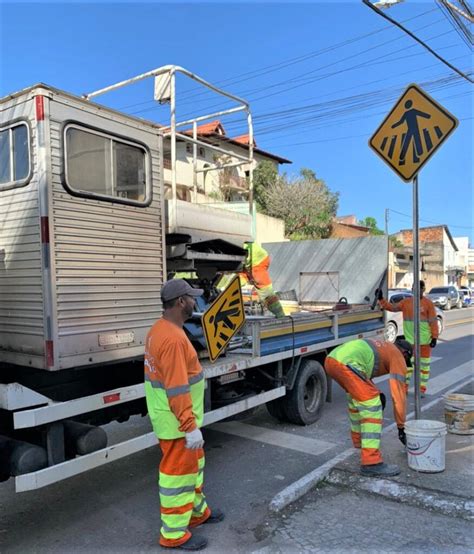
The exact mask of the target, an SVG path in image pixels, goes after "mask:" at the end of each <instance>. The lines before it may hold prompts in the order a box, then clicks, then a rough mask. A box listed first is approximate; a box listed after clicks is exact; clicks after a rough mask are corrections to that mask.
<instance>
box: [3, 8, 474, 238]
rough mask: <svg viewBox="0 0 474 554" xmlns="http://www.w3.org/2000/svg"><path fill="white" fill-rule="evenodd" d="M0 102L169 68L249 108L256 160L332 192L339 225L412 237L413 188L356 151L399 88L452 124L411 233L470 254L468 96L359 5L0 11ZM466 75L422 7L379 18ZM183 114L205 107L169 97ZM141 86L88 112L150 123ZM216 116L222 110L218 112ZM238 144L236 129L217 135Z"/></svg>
mask: <svg viewBox="0 0 474 554" xmlns="http://www.w3.org/2000/svg"><path fill="white" fill-rule="evenodd" d="M0 6H1V12H0V19H1V23H0V25H1V26H0V49H1V50H0V52H1V62H2V63H1V68H0V95H1V96H3V95H5V94H8V93H10V92H13V91H16V90H19V89H21V88H23V87H26V86H28V85H31V84H33V83H36V82H39V81H42V82H45V83H48V84H50V85H53V86H56V87H58V88H61V89H64V90H67V91H68V92H72V93H76V94H82V93H84V92H90V91H92V90H96V89H98V88H101V87H104V86H107V85H109V84H112V83H115V82H118V81H121V80H123V79H126V78H128V77H132V76H134V75H137V74H139V73H142V72H145V71H148V70H150V69H153V68H156V67H159V66H161V65H166V64H176V65H181V66H183V67H185V68H187V69H189V70H191V71H193V72H195V73H197V74H198V75H200V76H202V77H204V78H205V79H207V80H209V81H211V82H213V83H216V84H220V85H222V87H223V88H226V89H227V90H229V91H230V92H233V93H235V94H237V95H240V96H242V97H243V98H246V99H248V100H249V101H250V103H251V106H252V111H253V115H254V118H255V132H256V140H257V143H258V146H259V147H260V148H262V149H264V150H268V151H270V152H273V153H275V154H278V155H281V156H283V157H286V158H289V159H290V160H292V161H293V165H292V166H286V167H285V170H286V171H287V172H288V173H290V174H291V173H296V172H298V170H299V169H300V168H301V167H309V168H311V169H313V170H314V171H315V172H316V173H317V175H318V176H319V177H320V178H322V179H324V180H325V181H326V183H327V184H328V185H329V187H330V188H331V189H332V190H336V191H339V192H340V207H339V214H340V215H346V214H355V215H357V217H358V218H363V217H365V216H373V217H376V219H377V221H378V222H379V225H380V226H381V227H382V226H383V218H384V210H385V208H389V209H390V224H389V229H390V232H395V231H397V230H399V229H401V228H408V227H411V224H412V223H411V217H410V214H411V211H412V200H411V186H410V185H409V184H406V183H404V182H402V181H401V180H400V179H399V178H398V177H397V176H396V175H395V173H393V172H392V171H391V170H390V169H389V168H388V167H387V166H386V165H385V164H384V163H383V162H382V161H381V160H380V159H379V158H378V157H377V156H376V155H375V154H374V153H373V152H372V151H371V150H370V149H369V147H368V145H367V141H368V139H369V137H370V136H371V134H372V133H373V132H374V131H375V130H376V129H377V127H378V125H379V124H380V123H381V121H382V120H383V119H384V117H385V115H386V114H387V113H388V111H389V110H390V109H391V107H392V106H393V104H394V102H395V100H396V99H397V98H398V97H399V96H400V94H401V92H402V91H403V89H404V88H405V87H406V86H407V85H408V84H410V83H412V82H416V83H417V84H419V85H421V86H422V87H423V88H424V89H425V90H426V91H427V92H428V93H429V94H431V95H432V96H433V97H434V98H435V99H436V100H437V101H438V102H440V103H441V104H442V105H443V106H444V107H445V108H447V109H448V110H449V111H451V112H452V113H453V114H454V115H455V116H456V117H457V118H458V119H459V120H460V125H459V127H458V129H457V130H456V131H455V133H454V134H453V135H452V136H451V137H450V138H449V139H448V140H447V141H446V143H445V144H444V145H443V146H442V147H441V148H440V149H439V150H438V152H437V153H436V154H435V155H434V157H433V158H432V159H431V160H430V161H429V162H428V164H427V165H426V166H425V168H424V169H423V170H422V171H421V173H420V176H419V184H420V218H421V225H422V226H427V225H430V224H437V223H444V224H447V225H448V226H449V228H450V230H451V233H452V234H453V235H454V236H469V237H470V240H471V242H472V243H474V230H473V225H474V224H473V217H472V215H473V214H472V207H473V202H472V200H473V198H472V182H473V179H472V177H473V175H472V152H473V138H472V137H473V133H472V125H473V123H472V93H471V87H472V85H471V84H470V83H468V82H467V81H466V80H463V79H462V78H460V77H457V76H456V74H455V73H454V72H452V71H451V70H450V69H449V68H448V67H446V66H445V65H443V64H442V63H441V62H439V61H437V60H436V59H435V58H434V57H433V56H432V55H431V54H430V53H429V52H427V51H426V50H424V49H423V47H421V46H420V45H417V44H416V43H415V42H414V41H413V40H412V39H411V38H410V37H408V36H406V35H405V34H403V33H402V31H400V30H399V29H397V28H395V27H393V26H392V25H390V23H389V22H387V21H385V20H383V19H382V18H381V17H380V16H378V15H377V14H375V13H374V12H373V11H372V10H370V9H369V8H368V7H366V6H364V5H363V4H362V2H360V1H358V0H354V1H351V2H338V1H332V2H328V3H323V2H298V3H296V2H279V3H274V2H273V3H272V2H234V3H233V2H208V3H203V2H186V3H184V2H179V1H175V2H170V3H164V2H148V3H139V2H135V3H133V4H132V3H126V2H109V1H104V2H84V3H80V4H79V3H68V2H53V3H41V2H33V3H26V2H4V1H1V2H0ZM386 13H387V14H388V15H390V16H391V17H393V18H395V19H397V20H398V21H400V22H404V25H406V26H407V27H408V28H409V29H410V30H411V31H413V32H415V34H416V35H417V36H418V37H420V38H422V39H423V40H425V41H426V42H427V43H428V44H429V45H430V46H431V47H432V48H434V49H435V50H436V51H437V52H438V53H439V54H440V55H442V56H444V57H445V58H446V59H448V60H449V61H450V62H451V63H453V64H454V65H455V66H456V67H458V68H460V69H461V70H463V71H464V72H466V71H470V70H472V56H471V54H470V51H469V49H468V47H467V45H466V44H465V43H464V42H463V40H462V39H461V37H460V36H459V34H458V33H457V32H456V30H455V29H454V28H453V26H452V25H451V24H450V22H449V21H448V19H447V18H446V16H445V15H444V14H443V12H442V11H441V10H440V9H439V8H438V7H437V5H436V4H435V3H434V2H432V1H428V0H426V1H417V2H416V1H414V0H406V1H405V2H404V3H402V4H399V5H397V6H395V7H393V8H391V9H390V10H388V11H387V12H386ZM178 84H179V87H180V89H179V92H181V97H180V98H181V99H182V101H181V108H180V109H181V112H180V113H181V114H182V115H185V114H189V113H191V112H192V111H194V113H205V110H206V109H212V110H214V109H216V107H217V104H216V102H215V98H210V97H209V96H207V95H202V94H201V95H200V94H197V93H196V91H195V89H194V86H193V85H189V84H188V83H178ZM151 99H152V84H151V81H150V82H149V83H147V84H141V85H137V86H134V87H131V88H128V89H126V90H123V91H120V92H118V93H114V94H111V95H108V96H104V97H103V98H102V99H99V101H103V102H104V103H107V104H108V105H111V106H114V107H117V108H122V109H124V110H125V111H128V112H129V113H135V115H138V116H139V117H144V118H147V119H155V120H160V118H161V112H160V110H159V109H158V108H156V107H154V104H153V102H151V101H150V100H151ZM221 106H222V105H221V104H220V105H219V107H221ZM224 126H225V127H226V129H227V131H228V134H229V135H238V134H239V133H241V132H243V127H242V125H241V124H240V123H239V122H238V121H234V120H229V121H228V122H227V123H226V121H224Z"/></svg>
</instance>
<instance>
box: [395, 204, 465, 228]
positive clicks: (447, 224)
mask: <svg viewBox="0 0 474 554" xmlns="http://www.w3.org/2000/svg"><path fill="white" fill-rule="evenodd" d="M387 210H388V211H389V212H392V213H395V214H398V215H402V216H404V217H407V218H408V219H412V216H411V215H408V214H404V213H402V212H398V211H397V210H393V209H392V208H387ZM420 221H424V222H425V223H431V224H432V225H439V226H441V225H446V226H448V227H455V228H456V229H474V227H472V226H469V225H451V224H450V223H437V222H436V221H431V220H430V219H423V218H421V217H420Z"/></svg>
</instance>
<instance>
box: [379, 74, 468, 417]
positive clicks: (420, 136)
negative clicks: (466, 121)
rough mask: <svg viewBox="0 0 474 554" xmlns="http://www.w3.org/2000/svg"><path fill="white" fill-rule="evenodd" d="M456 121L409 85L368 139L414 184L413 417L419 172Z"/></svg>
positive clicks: (418, 398) (417, 382) (417, 389)
mask: <svg viewBox="0 0 474 554" xmlns="http://www.w3.org/2000/svg"><path fill="white" fill-rule="evenodd" d="M458 123H459V122H458V120H457V119H456V118H455V117H454V115H452V114H451V113H450V112H448V110H446V109H445V108H444V107H443V106H441V104H438V102H436V100H434V99H433V98H431V96H429V95H428V94H427V93H426V92H425V91H424V90H423V89H421V88H420V87H419V86H418V85H416V84H414V83H413V84H411V85H409V86H408V87H407V89H406V90H405V92H404V93H403V94H402V95H401V97H400V98H399V99H398V100H397V102H396V104H395V106H394V107H393V108H392V110H391V111H390V113H389V114H388V115H387V117H386V118H385V119H384V121H383V122H382V123H381V125H380V126H379V128H378V129H377V131H375V133H374V134H373V135H372V137H371V138H370V140H369V146H370V147H371V148H372V150H374V151H375V152H376V154H377V155H378V156H380V158H381V159H382V160H383V161H384V162H385V163H386V164H387V165H388V166H389V167H390V168H391V169H393V171H395V173H396V174H397V175H398V176H399V177H401V178H402V179H403V180H404V181H405V182H407V183H410V182H412V184H413V297H414V298H413V311H414V313H413V320H414V321H413V327H414V333H415V336H414V341H413V342H414V344H413V362H414V363H413V373H414V382H415V383H414V385H415V417H416V419H420V415H421V409H420V404H421V394H420V392H421V391H420V380H421V379H420V377H421V374H420V303H421V302H420V301H421V298H420V240H419V220H418V214H419V210H418V173H419V172H420V170H421V168H422V167H423V166H424V165H425V164H426V162H427V161H428V160H429V159H430V158H431V157H432V156H433V154H434V153H435V152H436V151H437V150H438V148H439V147H440V146H441V145H442V144H443V143H444V141H445V140H446V139H447V138H448V137H449V136H450V135H451V133H452V132H453V131H454V130H455V129H456V127H457V126H458Z"/></svg>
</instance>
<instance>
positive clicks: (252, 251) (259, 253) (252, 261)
mask: <svg viewBox="0 0 474 554" xmlns="http://www.w3.org/2000/svg"><path fill="white" fill-rule="evenodd" d="M244 248H245V250H247V251H248V252H249V254H248V255H247V259H246V260H245V265H244V267H245V269H251V268H252V267H255V266H257V265H258V264H260V263H262V262H263V261H264V260H265V258H268V252H267V251H266V250H265V248H263V246H261V245H260V244H258V242H253V243H251V244H249V243H245V244H244Z"/></svg>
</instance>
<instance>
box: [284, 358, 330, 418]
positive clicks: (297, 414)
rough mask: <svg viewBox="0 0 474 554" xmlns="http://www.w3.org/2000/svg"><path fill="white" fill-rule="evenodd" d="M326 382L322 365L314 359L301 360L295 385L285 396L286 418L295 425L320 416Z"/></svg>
mask: <svg viewBox="0 0 474 554" xmlns="http://www.w3.org/2000/svg"><path fill="white" fill-rule="evenodd" d="M327 390H328V383H327V378H326V372H325V371H324V369H323V366H322V365H321V364H320V363H319V362H317V361H316V360H303V362H302V363H301V366H300V368H299V370H298V375H297V376H296V380H295V385H294V387H293V389H292V390H291V391H289V392H288V394H287V396H286V397H285V399H286V402H285V412H286V415H287V417H288V420H289V421H291V423H296V424H297V425H310V424H311V423H314V422H315V421H317V420H318V419H319V418H320V417H321V413H322V411H323V406H324V402H325V400H326V394H327Z"/></svg>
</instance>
